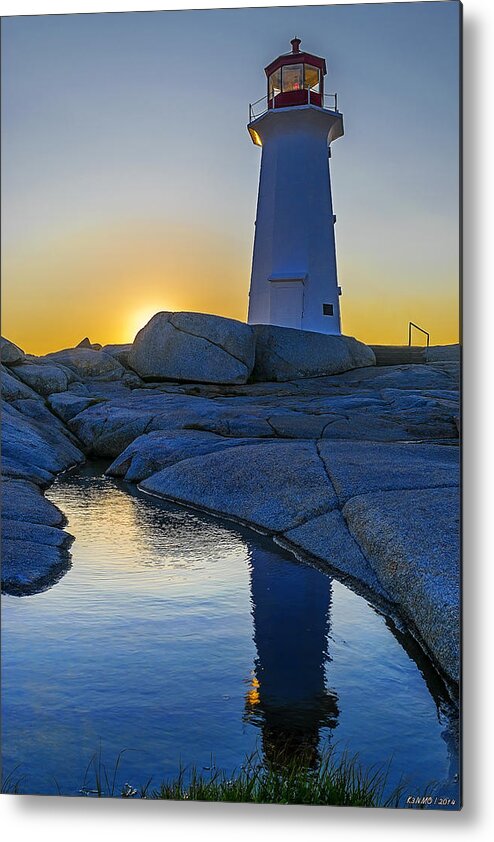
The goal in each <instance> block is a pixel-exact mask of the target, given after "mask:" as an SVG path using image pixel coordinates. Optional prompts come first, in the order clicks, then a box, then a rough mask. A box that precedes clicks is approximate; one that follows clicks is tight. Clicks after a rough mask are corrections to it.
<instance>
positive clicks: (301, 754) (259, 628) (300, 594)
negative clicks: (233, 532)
mask: <svg viewBox="0 0 494 842" xmlns="http://www.w3.org/2000/svg"><path fill="white" fill-rule="evenodd" d="M251 564H252V567H251V593H252V615H253V624H254V642H255V645H256V649H257V657H256V661H255V669H254V674H253V677H252V682H251V687H250V689H249V691H248V693H247V697H246V714H245V716H246V719H247V721H249V720H250V721H254V722H255V723H256V724H257V725H258V726H259V727H260V728H261V732H262V748H263V751H264V754H265V757H266V759H267V760H268V761H271V762H274V763H276V762H277V761H288V762H289V761H290V760H292V759H294V758H297V759H299V760H303V761H304V762H306V763H307V764H308V765H310V766H315V765H317V761H318V759H319V751H318V746H319V742H320V733H321V728H323V727H324V728H335V727H336V725H337V723H338V698H337V695H336V693H335V692H334V691H332V690H331V689H329V688H327V687H326V685H325V672H326V670H325V668H326V664H327V662H328V661H329V660H330V656H329V653H328V639H329V634H330V630H331V600H332V582H331V579H330V578H329V577H325V576H322V575H321V573H320V571H318V570H315V569H313V568H311V567H309V566H307V565H302V564H295V563H294V564H291V565H290V568H291V571H290V577H289V578H288V577H282V579H281V582H280V576H279V570H278V565H273V563H272V557H270V556H269V555H268V554H264V553H262V552H256V553H254V554H253V556H252V560H251Z"/></svg>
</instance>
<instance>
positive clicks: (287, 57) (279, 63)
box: [264, 38, 327, 76]
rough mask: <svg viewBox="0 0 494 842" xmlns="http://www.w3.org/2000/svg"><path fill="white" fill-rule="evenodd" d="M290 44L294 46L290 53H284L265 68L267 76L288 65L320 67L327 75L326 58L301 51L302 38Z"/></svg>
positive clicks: (293, 40) (323, 73)
mask: <svg viewBox="0 0 494 842" xmlns="http://www.w3.org/2000/svg"><path fill="white" fill-rule="evenodd" d="M290 43H291V45H292V49H291V50H290V52H288V53H282V54H281V55H279V56H278V57H277V58H275V59H274V60H273V61H272V62H271V63H270V64H268V65H267V67H265V68H264V72H265V74H266V76H270V75H271V74H272V73H274V71H275V70H277V69H278V68H279V67H283V66H284V65H287V64H311V65H314V66H315V67H319V68H320V70H321V71H322V75H323V76H325V75H326V72H327V71H326V60H325V59H324V58H321V57H320V56H316V55H314V54H313V53H308V52H306V51H305V50H301V49H300V43H301V41H300V38H292V40H291V42H290Z"/></svg>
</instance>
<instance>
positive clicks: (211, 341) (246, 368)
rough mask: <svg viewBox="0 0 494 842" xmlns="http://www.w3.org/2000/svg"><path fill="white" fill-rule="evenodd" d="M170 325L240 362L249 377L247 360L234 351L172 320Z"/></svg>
mask: <svg viewBox="0 0 494 842" xmlns="http://www.w3.org/2000/svg"><path fill="white" fill-rule="evenodd" d="M168 324H169V325H171V326H172V327H173V328H174V329H175V330H177V331H178V332H179V333H184V334H185V335H186V336H194V337H195V338H196V339H202V340H204V342H209V344H210V345H214V346H215V348H219V349H220V350H221V351H223V352H224V353H225V354H228V356H229V357H232V358H233V359H234V360H237V362H239V363H240V364H241V365H243V367H244V368H245V371H246V373H247V376H248V374H249V368H248V366H247V363H246V362H245V360H242V359H241V358H240V357H237V355H236V354H234V353H232V351H229V350H227V349H226V348H224V347H223V345H221V344H220V343H219V342H214V340H213V339H211V338H210V337H209V336H201V334H200V333H192V332H191V331H190V330H185V329H184V328H183V327H177V325H176V324H175V322H174V321H173V320H172V318H170V319H168Z"/></svg>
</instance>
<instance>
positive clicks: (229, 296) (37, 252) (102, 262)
mask: <svg viewBox="0 0 494 842" xmlns="http://www.w3.org/2000/svg"><path fill="white" fill-rule="evenodd" d="M191 244H193V247H191ZM5 251H6V250H5ZM5 251H4V256H3V266H2V269H3V272H2V275H3V297H4V306H3V324H2V334H3V335H5V336H7V338H9V339H10V340H11V341H13V342H15V343H16V344H17V345H19V346H20V347H21V348H23V350H25V351H27V352H28V353H33V354H46V353H49V352H50V351H56V350H60V349H61V348H67V347H73V346H74V345H77V344H78V342H80V341H81V339H83V338H84V337H85V336H89V338H90V340H91V341H92V342H100V343H101V344H102V345H105V344H108V343H127V342H132V341H133V340H134V338H135V335H136V333H137V332H138V331H139V330H140V329H141V328H142V327H143V326H144V325H145V324H146V323H147V322H148V321H149V319H150V318H151V317H152V316H153V315H154V314H155V313H157V312H159V311H162V310H172V311H177V310H188V311H194V312H203V313H213V314H216V315H219V316H226V317H229V318H233V319H238V320H240V321H246V316H247V302H248V289H249V277H250V262H251V243H247V244H246V243H245V242H244V241H239V242H237V243H234V242H231V240H229V239H228V238H224V237H222V236H221V232H219V231H204V230H201V229H194V228H193V227H191V226H184V225H182V226H181V225H176V226H174V227H173V228H172V229H170V228H168V229H166V228H165V230H164V231H163V229H162V227H161V226H160V225H159V224H158V223H157V222H155V221H153V222H151V223H147V224H144V223H140V224H137V223H132V224H131V223H127V224H125V225H123V224H121V225H114V226H107V227H105V229H104V230H102V229H101V228H100V229H97V230H84V231H79V232H74V233H73V235H72V237H71V238H70V239H66V240H65V241H61V242H58V241H57V242H55V243H54V242H43V243H41V244H38V246H37V247H35V246H32V248H31V251H30V252H26V251H23V252H22V253H17V252H14V251H13V250H12V249H11V250H10V251H9V252H7V253H5ZM341 276H342V277H341V279H342V285H343V296H342V298H341V299H340V304H341V313H342V328H343V332H344V333H346V334H348V335H351V336H356V337H357V339H360V340H361V341H363V342H367V343H368V344H407V341H408V337H407V329H408V322H409V321H414V322H416V323H417V324H419V325H421V326H423V327H424V328H425V329H426V330H428V331H430V334H431V343H432V344H449V343H453V342H457V341H458V332H459V306H458V288H457V287H455V285H454V284H452V283H451V279H453V280H454V277H455V276H454V275H453V274H452V275H451V279H450V278H448V277H438V278H437V279H435V278H434V277H431V278H430V281H429V283H428V284H426V285H424V286H423V287H422V288H418V289H413V288H412V287H413V282H412V280H410V283H408V279H407V277H406V273H404V275H403V279H402V282H401V283H400V285H399V286H398V285H397V284H396V278H395V277H392V276H391V272H389V277H387V276H386V275H385V273H384V272H383V274H382V275H379V276H377V272H376V271H373V272H370V271H369V267H367V269H366V268H365V267H360V266H354V267H350V266H348V267H345V266H344V267H343V271H342V272H341ZM347 279H348V280H347ZM421 341H422V340H421V339H420V336H419V335H418V336H417V344H419V343H420V342H421Z"/></svg>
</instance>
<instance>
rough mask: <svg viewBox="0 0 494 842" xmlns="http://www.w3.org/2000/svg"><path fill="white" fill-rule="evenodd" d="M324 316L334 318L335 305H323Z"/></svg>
mask: <svg viewBox="0 0 494 842" xmlns="http://www.w3.org/2000/svg"><path fill="white" fill-rule="evenodd" d="M322 314H323V316H332V315H333V305H332V304H323V305H322Z"/></svg>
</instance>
